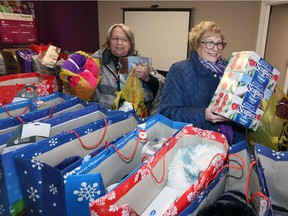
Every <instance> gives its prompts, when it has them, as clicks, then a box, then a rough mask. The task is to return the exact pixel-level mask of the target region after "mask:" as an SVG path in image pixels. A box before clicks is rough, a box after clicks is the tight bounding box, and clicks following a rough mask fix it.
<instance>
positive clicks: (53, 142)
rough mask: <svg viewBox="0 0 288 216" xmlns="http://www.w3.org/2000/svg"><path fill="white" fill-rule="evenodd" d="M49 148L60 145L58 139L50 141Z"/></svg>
mask: <svg viewBox="0 0 288 216" xmlns="http://www.w3.org/2000/svg"><path fill="white" fill-rule="evenodd" d="M49 143H50V144H49V146H51V147H52V146H55V145H56V144H57V143H58V139H57V137H56V138H52V139H51V140H49Z"/></svg>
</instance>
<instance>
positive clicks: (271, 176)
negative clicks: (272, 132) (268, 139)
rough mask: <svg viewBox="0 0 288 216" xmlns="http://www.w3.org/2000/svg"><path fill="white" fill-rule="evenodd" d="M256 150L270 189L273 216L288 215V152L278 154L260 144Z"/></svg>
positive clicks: (256, 145)
mask: <svg viewBox="0 0 288 216" xmlns="http://www.w3.org/2000/svg"><path fill="white" fill-rule="evenodd" d="M254 150H255V155H256V157H257V159H258V161H259V165H260V166H261V167H262V168H263V172H264V175H265V179H266V184H267V186H268V188H269V192H270V195H271V201H272V209H273V214H274V215H288V188H287V180H288V173H287V168H288V152H287V151H279V152H276V151H274V150H272V149H270V148H268V147H266V146H263V145H260V144H255V149H254Z"/></svg>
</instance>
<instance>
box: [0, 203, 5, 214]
mask: <svg viewBox="0 0 288 216" xmlns="http://www.w3.org/2000/svg"><path fill="white" fill-rule="evenodd" d="M4 213H5V209H4V206H3V205H0V215H4Z"/></svg>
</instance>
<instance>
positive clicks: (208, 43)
mask: <svg viewBox="0 0 288 216" xmlns="http://www.w3.org/2000/svg"><path fill="white" fill-rule="evenodd" d="M201 43H203V44H205V47H206V48H207V49H209V50H212V49H214V47H215V46H217V49H218V50H223V49H224V48H225V47H226V45H227V43H225V42H219V43H214V42H213V41H201Z"/></svg>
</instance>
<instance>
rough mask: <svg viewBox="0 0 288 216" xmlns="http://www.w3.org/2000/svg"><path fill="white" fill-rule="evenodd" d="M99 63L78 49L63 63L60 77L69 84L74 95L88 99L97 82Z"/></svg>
mask: <svg viewBox="0 0 288 216" xmlns="http://www.w3.org/2000/svg"><path fill="white" fill-rule="evenodd" d="M99 65H100V63H99V62H97V60H96V59H93V58H91V57H90V56H89V55H88V54H87V53H85V52H82V51H78V52H76V53H74V54H72V55H71V56H70V57H69V58H68V60H66V61H65V62H64V63H63V65H62V67H61V72H60V78H61V80H63V81H64V82H66V83H68V84H69V86H70V88H71V91H72V93H73V94H74V95H76V96H78V97H80V98H82V99H83V100H88V99H90V98H91V96H92V95H93V93H94V91H95V89H96V87H97V84H98V83H99V78H100V77H99Z"/></svg>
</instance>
